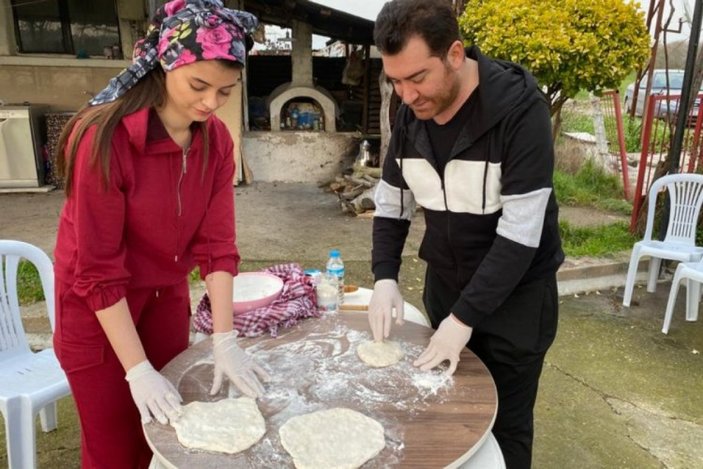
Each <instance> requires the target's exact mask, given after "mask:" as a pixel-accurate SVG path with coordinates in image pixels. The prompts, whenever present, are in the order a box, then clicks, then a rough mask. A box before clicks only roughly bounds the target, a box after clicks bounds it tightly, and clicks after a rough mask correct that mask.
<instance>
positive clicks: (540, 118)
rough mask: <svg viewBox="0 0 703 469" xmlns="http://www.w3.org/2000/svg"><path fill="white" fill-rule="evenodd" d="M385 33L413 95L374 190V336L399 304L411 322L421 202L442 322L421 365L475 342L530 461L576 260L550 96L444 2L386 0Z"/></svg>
mask: <svg viewBox="0 0 703 469" xmlns="http://www.w3.org/2000/svg"><path fill="white" fill-rule="evenodd" d="M374 39H375V42H376V46H377V47H378V48H379V50H380V51H381V56H382V60H383V66H384V72H385V74H386V76H387V77H388V79H389V80H390V81H391V83H392V84H393V86H394V88H395V91H396V93H397V94H398V96H399V97H400V98H401V99H402V101H403V105H401V107H400V108H399V110H398V113H397V116H396V121H395V127H394V129H393V135H392V137H391V142H390V145H389V149H388V153H387V155H386V158H385V163H384V166H383V177H382V180H381V181H380V183H379V185H378V188H377V191H376V213H375V217H374V225H373V272H374V276H375V279H376V283H375V285H374V293H373V296H372V299H371V303H370V305H369V322H370V325H371V330H372V332H373V335H374V339H375V340H377V341H380V340H383V338H385V337H388V335H389V333H390V328H391V322H392V319H391V311H392V310H393V309H395V310H396V313H397V317H398V320H397V322H398V323H399V324H402V316H403V311H402V310H403V299H402V296H401V294H400V291H399V288H398V284H397V279H398V271H399V269H400V263H401V253H402V250H403V245H404V243H405V238H406V237H407V234H408V229H409V226H410V219H411V218H412V216H413V213H414V211H415V207H416V204H419V205H420V206H422V207H423V211H424V215H425V222H426V226H427V228H426V232H425V236H424V239H423V242H422V246H421V247H420V253H419V255H420V257H421V258H422V259H423V260H425V261H426V262H427V273H426V276H425V291H424V295H423V300H424V303H425V308H426V310H427V313H428V315H429V318H430V321H431V323H432V327H433V328H435V329H437V330H436V332H435V333H434V335H433V336H432V338H431V339H430V342H429V345H428V347H427V349H426V350H425V351H424V352H423V353H422V355H420V357H419V358H418V359H417V361H416V362H415V365H416V366H420V367H422V368H423V369H430V368H433V367H435V366H437V365H439V364H440V363H441V362H443V361H445V360H448V361H449V372H450V373H453V372H454V370H455V369H456V366H457V362H458V361H459V354H460V352H461V350H462V349H463V347H464V346H466V345H467V343H468V347H469V348H470V349H471V350H472V351H473V352H474V353H475V354H476V355H478V356H479V357H480V358H481V360H482V361H483V362H484V363H485V364H486V366H487V367H488V369H489V370H490V372H491V374H492V376H493V378H494V380H495V383H496V387H497V390H498V415H497V417H496V422H495V425H494V427H493V433H494V435H495V437H496V439H497V440H498V443H499V444H500V446H501V450H502V452H503V455H504V457H505V460H506V464H507V467H508V468H509V469H513V468H528V467H530V464H531V457H532V438H533V424H532V422H533V407H534V403H535V398H536V396H537V386H538V381H539V376H540V373H541V370H542V364H543V362H544V356H545V354H546V352H547V349H548V348H549V346H550V345H551V344H552V341H553V340H554V336H555V334H556V327H557V309H558V300H557V284H556V271H557V269H558V267H559V265H560V264H561V263H562V261H563V259H564V254H563V252H562V250H561V241H560V239H559V232H558V224H557V212H558V208H557V204H556V200H555V197H554V192H553V189H552V171H553V165H554V153H553V147H552V137H551V121H550V115H549V105H548V102H547V100H546V98H545V96H544V95H543V93H542V92H541V91H540V89H539V88H538V86H537V84H536V82H535V80H534V78H533V77H532V76H531V75H530V74H529V73H528V72H527V71H526V70H525V69H523V68H522V67H520V66H519V65H516V64H513V63H510V62H504V61H498V60H492V59H489V58H487V57H485V56H483V55H482V54H481V52H480V51H479V50H478V48H476V47H471V48H469V49H466V50H465V49H464V47H463V44H462V42H461V40H460V36H459V29H458V25H457V21H456V18H455V17H454V14H453V12H452V9H451V6H450V5H449V3H445V2H444V1H442V0H433V1H427V0H393V1H391V2H389V3H386V5H385V6H384V7H383V9H382V10H381V12H380V13H379V15H378V18H377V19H376V27H375V31H374Z"/></svg>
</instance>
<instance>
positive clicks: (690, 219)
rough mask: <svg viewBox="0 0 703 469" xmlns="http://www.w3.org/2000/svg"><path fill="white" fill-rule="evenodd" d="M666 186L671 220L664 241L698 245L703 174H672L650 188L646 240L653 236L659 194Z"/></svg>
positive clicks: (658, 180) (702, 201)
mask: <svg viewBox="0 0 703 469" xmlns="http://www.w3.org/2000/svg"><path fill="white" fill-rule="evenodd" d="M664 187H666V189H667V191H668V193H669V223H668V225H667V228H666V235H665V237H664V242H668V243H676V244H683V245H686V246H695V244H696V227H697V225H698V216H699V215H700V212H701V205H702V204H703V174H690V173H682V174H669V175H667V176H663V177H661V178H659V179H657V180H656V181H654V183H653V184H652V187H651V188H650V189H649V203H648V205H649V207H648V208H647V228H646V231H645V234H644V239H645V240H651V239H652V230H653V227H654V214H655V209H656V205H657V203H656V201H657V195H658V194H659V192H660V191H661V190H662V189H663V188H664Z"/></svg>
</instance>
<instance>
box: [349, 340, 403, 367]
mask: <svg viewBox="0 0 703 469" xmlns="http://www.w3.org/2000/svg"><path fill="white" fill-rule="evenodd" d="M356 354H357V355H359V358H361V361H362V362H364V363H366V364H367V365H369V366H372V367H374V368H382V367H384V366H391V365H395V364H396V363H398V362H399V361H400V360H401V359H402V358H403V356H404V355H405V354H404V353H403V350H402V349H401V348H400V344H399V343H398V342H391V341H388V340H386V341H383V342H375V341H373V340H370V341H368V342H362V343H361V344H359V346H358V347H357V348H356Z"/></svg>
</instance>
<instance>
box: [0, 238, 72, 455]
mask: <svg viewBox="0 0 703 469" xmlns="http://www.w3.org/2000/svg"><path fill="white" fill-rule="evenodd" d="M21 258H24V259H26V260H28V261H30V262H31V263H32V264H34V265H35V267H36V268H37V270H38V271H39V276H40V277H41V283H42V288H43V290H44V297H45V298H46V308H47V312H48V314H49V322H50V323H51V330H52V331H53V330H54V270H53V266H52V263H51V259H49V257H48V256H47V255H46V254H45V253H44V252H43V251H42V250H41V249H39V248H37V247H36V246H32V245H31V244H27V243H23V242H20V241H10V240H0V412H2V414H3V416H4V418H5V435H6V438H7V453H8V461H9V464H10V468H11V469H25V468H27V469H33V468H35V467H36V451H35V434H34V422H35V419H36V416H37V413H39V416H40V420H41V426H42V430H44V431H45V432H48V431H51V430H53V429H55V428H56V401H57V400H58V399H59V398H61V397H64V396H68V395H70V393H71V391H70V389H69V386H68V381H67V380H66V375H65V374H64V372H63V370H62V369H61V366H60V365H59V362H58V360H57V359H56V355H54V350H53V349H46V350H42V351H41V352H38V353H33V352H32V351H31V350H30V348H29V344H28V343H27V338H26V336H25V332H24V327H23V326H22V318H21V317H20V309H19V301H18V297H17V268H18V265H19V261H20V259H21Z"/></svg>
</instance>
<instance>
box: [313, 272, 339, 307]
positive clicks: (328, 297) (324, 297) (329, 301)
mask: <svg viewBox="0 0 703 469" xmlns="http://www.w3.org/2000/svg"><path fill="white" fill-rule="evenodd" d="M337 285H338V283H337V277H335V276H334V275H331V274H328V273H326V272H323V273H321V274H320V279H319V282H318V283H317V287H316V288H315V290H316V293H317V308H318V309H319V310H320V311H322V312H327V313H336V312H337V308H338V306H339V294H338V287H337Z"/></svg>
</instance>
